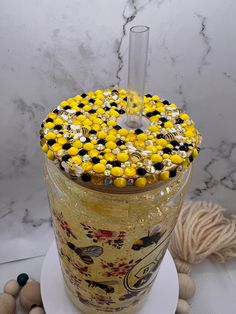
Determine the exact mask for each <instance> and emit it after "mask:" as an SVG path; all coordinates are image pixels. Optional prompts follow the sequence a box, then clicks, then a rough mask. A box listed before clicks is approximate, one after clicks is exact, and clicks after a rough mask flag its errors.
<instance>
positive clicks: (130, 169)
mask: <svg viewBox="0 0 236 314" xmlns="http://www.w3.org/2000/svg"><path fill="white" fill-rule="evenodd" d="M125 175H126V176H127V177H133V176H135V175H136V169H135V168H133V167H127V168H125Z"/></svg>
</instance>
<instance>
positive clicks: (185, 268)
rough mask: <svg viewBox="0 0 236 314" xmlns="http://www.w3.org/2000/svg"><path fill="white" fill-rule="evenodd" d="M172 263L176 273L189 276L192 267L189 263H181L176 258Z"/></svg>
mask: <svg viewBox="0 0 236 314" xmlns="http://www.w3.org/2000/svg"><path fill="white" fill-rule="evenodd" d="M174 261H175V266H176V269H177V272H178V273H184V274H189V273H190V272H191V270H192V266H191V265H190V264H189V263H186V262H184V261H181V260H179V259H178V258H176V259H175V260H174Z"/></svg>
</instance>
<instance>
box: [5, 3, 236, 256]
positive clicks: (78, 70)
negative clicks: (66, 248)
mask: <svg viewBox="0 0 236 314" xmlns="http://www.w3.org/2000/svg"><path fill="white" fill-rule="evenodd" d="M235 10H236V3H235V1H233V0H226V1H224V2H222V1H220V0H214V1H213V0H199V1H194V0H179V1H173V0H139V1H138V0H120V1H108V0H90V1H86V2H85V1H81V0H63V1H62V0H58V1H57V2H56V4H55V1H53V0H41V1H40V2H35V1H29V0H17V1H16V0H12V1H7V0H2V1H1V2H0V40H1V46H0V91H1V115H0V143H1V150H0V187H1V189H0V197H1V203H0V234H1V238H2V239H4V241H3V242H2V243H1V244H0V252H1V254H0V258H1V259H0V261H6V260H10V259H14V258H23V255H24V254H25V256H26V255H27V256H32V255H34V254H36V255H37V254H38V255H40V254H42V252H45V250H46V249H47V247H48V245H49V242H50V239H52V231H51V225H50V215H49V210H48V204H47V197H46V192H45V188H44V183H43V180H42V154H41V152H40V147H39V138H38V130H39V128H40V122H41V120H42V118H43V117H44V116H45V115H46V113H47V112H48V111H50V110H51V109H52V108H53V107H55V106H56V105H57V104H58V102H59V101H61V100H62V99H65V98H67V97H70V96H71V95H75V94H77V93H81V92H83V91H87V90H90V89H91V90H94V89H97V88H100V89H102V88H105V87H109V86H112V85H115V84H119V85H120V86H121V87H126V84H127V59H128V34H129V29H130V27H132V26H133V25H135V24H144V25H148V26H150V28H151V32H150V50H149V58H148V71H147V80H146V91H147V92H149V93H158V94H159V95H161V96H162V97H165V98H167V99H169V100H171V101H172V102H175V103H177V104H179V105H180V106H182V107H183V108H184V109H185V110H187V111H188V113H190V114H191V116H192V117H193V118H194V120H195V121H196V124H197V126H198V128H199V129H200V130H201V132H202V134H203V139H204V140H203V149H202V152H201V155H200V158H199V159H198V161H197V162H196V163H195V165H194V177H193V183H192V187H191V191H190V193H189V197H190V198H192V199H198V198H201V199H209V200H214V201H216V202H219V203H220V204H222V205H223V206H225V207H226V208H228V209H229V210H230V211H231V212H235V210H236V209H235V189H236V142H235V138H236V127H235V114H236V109H235V99H236V89H235V83H236V63H235V55H236V45H235V44H234V43H235V32H234V30H235V27H236V21H235V13H234V12H235ZM2 252H3V253H2ZM22 252H24V254H23V253H22Z"/></svg>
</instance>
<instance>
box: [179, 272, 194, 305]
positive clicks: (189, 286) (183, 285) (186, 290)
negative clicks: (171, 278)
mask: <svg viewBox="0 0 236 314" xmlns="http://www.w3.org/2000/svg"><path fill="white" fill-rule="evenodd" d="M178 277H179V297H180V298H181V299H184V300H188V299H190V298H192V296H193V295H194V293H195V290H196V286H195V282H194V281H193V279H192V278H191V277H190V276H188V275H186V274H182V273H180V274H178Z"/></svg>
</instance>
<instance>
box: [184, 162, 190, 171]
mask: <svg viewBox="0 0 236 314" xmlns="http://www.w3.org/2000/svg"><path fill="white" fill-rule="evenodd" d="M189 164H190V162H189V161H188V160H185V161H184V162H183V164H182V166H183V168H184V169H186V168H188V166H189Z"/></svg>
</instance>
